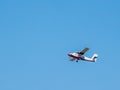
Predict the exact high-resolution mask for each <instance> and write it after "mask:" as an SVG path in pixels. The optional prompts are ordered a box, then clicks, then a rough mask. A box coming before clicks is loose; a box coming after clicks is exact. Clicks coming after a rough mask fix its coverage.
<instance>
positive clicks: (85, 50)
mask: <svg viewBox="0 0 120 90" xmlns="http://www.w3.org/2000/svg"><path fill="white" fill-rule="evenodd" d="M88 50H89V48H84V49H83V50H82V51H81V52H80V54H81V55H83V54H85V53H86V52H87V51H88Z"/></svg>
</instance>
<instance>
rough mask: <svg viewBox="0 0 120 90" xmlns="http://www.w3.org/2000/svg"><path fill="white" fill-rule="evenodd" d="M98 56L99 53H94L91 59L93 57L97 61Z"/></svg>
mask: <svg viewBox="0 0 120 90" xmlns="http://www.w3.org/2000/svg"><path fill="white" fill-rule="evenodd" d="M97 58H98V54H93V56H92V58H91V59H92V60H93V61H94V62H96V60H97Z"/></svg>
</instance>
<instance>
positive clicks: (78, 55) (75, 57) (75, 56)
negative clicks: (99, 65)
mask: <svg viewBox="0 0 120 90" xmlns="http://www.w3.org/2000/svg"><path fill="white" fill-rule="evenodd" d="M88 50H89V48H84V49H83V50H82V51H81V52H75V53H69V54H68V56H69V57H70V61H76V62H78V60H83V61H89V62H96V60H97V58H98V54H93V56H92V57H91V58H88V57H86V56H83V55H84V54H85V53H86V52H87V51H88Z"/></svg>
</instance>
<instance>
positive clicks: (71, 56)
mask: <svg viewBox="0 0 120 90" xmlns="http://www.w3.org/2000/svg"><path fill="white" fill-rule="evenodd" d="M68 56H70V57H73V58H76V59H78V60H79V59H80V57H77V56H74V55H72V54H68Z"/></svg>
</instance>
